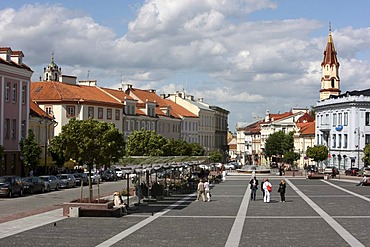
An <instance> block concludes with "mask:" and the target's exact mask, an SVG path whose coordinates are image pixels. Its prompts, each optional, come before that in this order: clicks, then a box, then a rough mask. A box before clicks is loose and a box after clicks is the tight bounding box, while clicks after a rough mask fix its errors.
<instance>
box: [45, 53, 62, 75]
mask: <svg viewBox="0 0 370 247" xmlns="http://www.w3.org/2000/svg"><path fill="white" fill-rule="evenodd" d="M61 76H62V68H59V67H58V65H57V64H56V63H55V62H54V52H52V53H51V63H50V64H49V65H48V67H47V68H44V81H59V80H60V77H61Z"/></svg>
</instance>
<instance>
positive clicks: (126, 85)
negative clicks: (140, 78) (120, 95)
mask: <svg viewBox="0 0 370 247" xmlns="http://www.w3.org/2000/svg"><path fill="white" fill-rule="evenodd" d="M130 89H132V85H131V84H127V83H122V90H123V91H124V92H126V91H127V90H130Z"/></svg>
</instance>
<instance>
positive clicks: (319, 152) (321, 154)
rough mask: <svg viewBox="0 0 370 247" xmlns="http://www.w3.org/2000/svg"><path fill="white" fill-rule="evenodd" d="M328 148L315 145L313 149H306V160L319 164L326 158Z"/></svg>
mask: <svg viewBox="0 0 370 247" xmlns="http://www.w3.org/2000/svg"><path fill="white" fill-rule="evenodd" d="M328 153H329V151H328V148H327V147H326V146H324V145H315V146H313V147H308V148H307V151H306V154H307V157H308V158H311V159H313V160H314V161H316V162H321V161H323V160H326V159H327V158H328Z"/></svg>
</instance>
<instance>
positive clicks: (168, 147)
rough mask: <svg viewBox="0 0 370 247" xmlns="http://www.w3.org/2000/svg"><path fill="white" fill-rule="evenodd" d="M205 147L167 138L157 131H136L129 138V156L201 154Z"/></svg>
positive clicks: (127, 152)
mask: <svg viewBox="0 0 370 247" xmlns="http://www.w3.org/2000/svg"><path fill="white" fill-rule="evenodd" d="M203 154H204V149H203V148H202V147H201V146H200V145H199V144H195V143H187V142H185V141H184V140H174V139H167V138H165V137H163V136H161V135H158V134H157V133H155V131H151V130H144V129H141V130H140V131H134V132H133V133H131V135H130V136H129V137H128V139H127V145H126V155H127V156H200V155H203Z"/></svg>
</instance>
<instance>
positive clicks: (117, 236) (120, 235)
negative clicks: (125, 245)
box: [97, 193, 196, 247]
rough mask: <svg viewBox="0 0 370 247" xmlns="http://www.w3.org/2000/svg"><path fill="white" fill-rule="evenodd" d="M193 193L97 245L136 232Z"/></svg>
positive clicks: (108, 242) (191, 196) (113, 242)
mask: <svg viewBox="0 0 370 247" xmlns="http://www.w3.org/2000/svg"><path fill="white" fill-rule="evenodd" d="M195 195H196V193H193V194H190V195H188V196H186V197H184V198H182V199H181V200H179V201H177V202H176V203H174V204H172V205H170V206H168V207H167V208H165V209H164V210H163V211H161V212H158V213H155V214H154V215H153V216H149V217H148V218H146V219H145V220H143V221H140V222H139V223H137V224H136V225H133V226H132V227H130V228H128V229H126V230H124V231H122V232H120V233H118V234H117V235H115V236H113V237H111V238H110V239H108V240H106V241H104V242H103V243H101V244H99V245H97V247H106V246H112V245H113V244H115V243H117V242H118V241H121V240H122V239H124V238H125V237H127V236H129V235H130V234H132V233H134V232H136V231H137V230H139V229H140V228H142V227H144V226H146V225H147V224H149V223H150V222H152V221H154V220H156V219H158V218H159V217H161V216H163V215H164V214H166V213H168V212H169V211H171V210H172V209H173V208H175V207H177V206H180V205H181V204H182V203H184V202H187V201H188V200H189V199H192V200H193V199H194V196H195Z"/></svg>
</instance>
